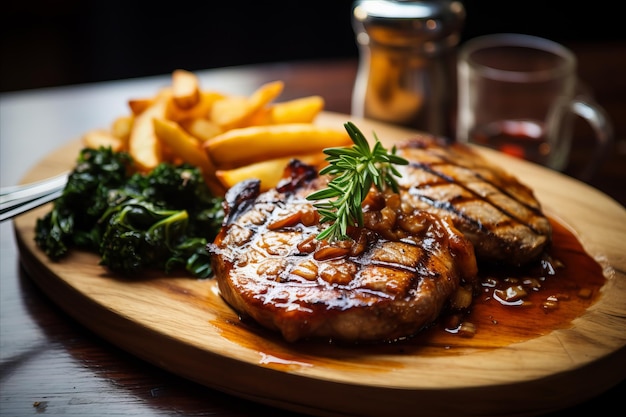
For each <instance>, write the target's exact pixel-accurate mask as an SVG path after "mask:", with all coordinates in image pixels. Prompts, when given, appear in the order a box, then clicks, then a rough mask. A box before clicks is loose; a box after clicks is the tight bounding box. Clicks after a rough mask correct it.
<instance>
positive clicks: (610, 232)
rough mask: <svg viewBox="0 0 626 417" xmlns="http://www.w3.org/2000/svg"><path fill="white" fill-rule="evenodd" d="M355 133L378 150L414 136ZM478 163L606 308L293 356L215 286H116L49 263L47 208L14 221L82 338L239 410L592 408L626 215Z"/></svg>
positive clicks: (619, 344) (43, 280)
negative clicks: (505, 332)
mask: <svg viewBox="0 0 626 417" xmlns="http://www.w3.org/2000/svg"><path fill="white" fill-rule="evenodd" d="M347 118H348V116H345V115H342V114H335V113H328V112H327V113H324V114H323V115H322V116H321V117H320V118H319V121H318V123H320V124H324V125H330V126H335V127H338V128H341V124H342V123H343V122H345V121H346V120H347ZM353 121H355V122H356V123H357V125H359V126H360V128H361V129H362V130H363V131H364V132H366V131H368V130H372V129H374V130H376V132H377V134H378V135H379V137H380V138H381V139H383V140H391V141H393V140H401V139H404V138H406V137H407V136H408V135H410V134H412V133H413V132H410V131H408V130H404V129H399V128H396V127H391V126H387V125H383V124H380V123H375V122H371V121H365V120H353ZM79 149H80V143H79V142H73V143H71V144H70V145H68V146H66V147H64V148H62V149H59V150H58V151H56V152H54V153H52V154H50V155H49V156H48V157H46V158H45V159H44V160H43V161H41V162H40V163H39V164H38V165H37V166H36V167H35V168H34V169H33V170H31V171H30V173H29V174H28V176H27V177H26V180H36V179H41V178H44V177H47V176H50V175H53V174H55V173H58V172H61V171H64V170H67V169H69V168H71V167H72V165H73V161H74V159H75V157H76V156H77V155H78V151H79ZM480 152H481V153H482V154H483V155H484V156H485V157H487V158H488V159H490V160H492V161H494V162H496V163H498V164H499V165H501V166H503V167H505V169H506V170H507V171H509V172H511V173H512V174H514V175H516V176H517V177H518V178H520V179H521V180H522V181H523V182H525V183H527V184H528V185H530V186H531V187H532V188H533V189H534V190H535V193H536V195H537V197H538V198H539V200H540V201H541V203H542V204H543V206H544V208H545V209H546V211H547V212H548V213H550V215H552V216H555V217H557V218H558V219H559V220H560V221H561V222H562V223H563V224H565V225H566V226H567V227H569V228H570V229H571V230H572V231H573V232H574V233H575V234H576V236H577V237H578V238H579V240H580V242H581V243H582V244H583V246H584V248H585V250H586V251H587V252H588V253H589V254H590V255H591V256H593V257H594V258H595V259H596V260H597V261H598V262H599V263H600V264H601V265H602V266H603V268H604V275H605V277H606V279H607V281H606V284H605V286H604V288H603V290H602V295H601V297H600V298H599V299H598V301H597V302H596V303H594V304H593V305H592V306H591V307H590V308H589V309H588V310H587V311H585V312H584V314H582V315H581V316H580V317H578V318H577V319H575V320H574V322H573V325H572V326H570V327H568V328H566V329H559V330H556V331H553V332H551V333H550V334H547V335H545V336H541V337H538V338H534V339H531V340H527V341H524V342H522V343H515V344H511V345H508V346H503V347H500V348H498V349H489V350H473V351H471V352H469V351H468V352H469V353H467V354H461V355H435V356H433V355H425V356H421V355H408V354H402V353H399V352H397V351H393V350H380V351H376V350H362V349H359V348H358V347H345V346H344V347H340V346H334V345H320V344H316V345H310V346H307V345H301V344H297V345H292V344H288V343H286V342H283V341H282V340H280V339H279V338H277V337H276V336H275V335H272V334H268V333H266V332H263V331H259V330H255V329H251V328H249V327H247V326H245V325H243V324H242V323H241V322H240V321H239V319H238V317H237V315H236V314H235V313H234V312H233V311H232V310H231V309H230V308H229V307H228V306H227V305H226V304H225V303H224V302H223V300H222V299H221V298H220V296H219V294H218V292H217V290H216V285H215V284H214V282H213V281H212V280H196V279H190V278H189V277H176V276H168V277H164V276H160V275H158V274H152V275H146V276H141V277H136V278H133V279H122V278H120V277H117V276H114V275H111V274H109V273H107V271H105V270H104V269H103V268H102V267H100V266H99V265H98V258H97V256H95V255H93V254H89V253H84V252H78V251H77V252H74V253H72V254H71V256H70V257H69V258H67V259H65V260H63V261H61V262H56V263H52V262H50V261H49V260H48V259H47V258H46V257H45V255H44V254H43V253H42V252H40V251H39V250H38V249H37V248H36V246H35V244H34V242H33V237H34V224H35V220H36V218H37V217H39V216H41V215H42V214H43V213H44V212H45V211H46V210H48V209H49V207H43V208H41V209H39V210H36V211H33V212H31V213H29V214H27V215H24V216H22V217H19V218H17V219H15V222H14V225H15V233H16V238H17V243H18V246H19V249H20V253H21V257H22V264H23V266H24V268H25V269H26V270H27V272H28V273H29V275H30V277H31V278H32V279H33V280H34V281H35V282H36V284H37V285H38V286H39V287H40V288H41V289H42V290H43V291H44V292H45V293H46V294H47V295H48V296H49V297H50V298H51V299H52V300H53V301H54V302H55V303H56V304H58V305H59V306H60V307H61V308H62V309H64V310H65V311H66V312H68V313H69V314H70V315H71V316H73V317H74V318H75V319H77V320H78V321H79V322H81V323H82V324H83V325H84V326H86V327H88V328H89V329H91V330H93V331H94V332H96V333H97V334H99V335H101V336H102V337H104V338H105V339H107V340H109V341H111V342H112V343H114V344H116V345H118V346H119V347H121V348H122V349H124V350H126V351H128V352H130V353H132V354H133V355H136V356H137V357H139V358H142V359H145V360H147V361H149V362H151V363H154V364H156V365H157V366H159V367H161V368H163V369H165V370H168V371H171V372H173V373H175V374H178V375H180V376H182V377H184V378H188V379H190V380H193V381H196V382H199V383H201V384H203V385H206V386H208V387H211V388H215V389H217V390H220V391H224V392H227V393H230V394H233V395H236V396H240V397H242V398H246V399H250V400H253V401H258V402H260V403H264V404H268V405H272V406H276V407H279V408H284V409H288V410H293V411H298V412H304V413H309V414H314V415H320V416H340V415H347V414H358V415H364V416H379V415H383V414H384V415H395V416H409V415H414V414H415V412H416V410H420V414H423V415H429V416H472V415H516V416H519V415H537V414H541V413H546V412H549V411H552V410H557V409H561V408H565V407H569V406H571V405H574V404H577V403H579V402H580V401H582V400H584V399H589V398H592V397H594V396H596V395H598V394H599V393H601V392H603V391H605V390H607V389H609V388H610V387H611V386H613V385H615V384H616V383H617V382H619V381H621V380H623V379H624V377H625V376H626V247H625V242H626V210H624V207H622V206H621V205H620V204H618V203H617V202H615V201H614V200H612V199H611V198H609V197H607V196H606V195H604V194H602V193H601V192H599V191H597V190H595V189H593V188H591V187H589V186H587V185H585V184H583V183H581V182H578V181H576V180H573V179H571V178H569V177H565V176H563V175H560V174H558V173H555V172H553V171H550V170H547V169H544V168H541V167H538V166H535V165H532V164H529V163H526V162H524V161H521V160H517V159H513V158H509V157H505V156H502V155H500V154H497V153H495V152H492V151H489V150H484V149H480ZM520 390H523V392H524V393H525V395H524V396H520V395H519V392H521V391H520ZM451 399H453V400H451Z"/></svg>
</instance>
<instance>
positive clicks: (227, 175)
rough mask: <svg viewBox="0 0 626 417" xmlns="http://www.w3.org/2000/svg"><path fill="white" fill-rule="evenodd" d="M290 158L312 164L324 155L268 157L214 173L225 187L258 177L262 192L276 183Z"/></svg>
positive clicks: (319, 161)
mask: <svg viewBox="0 0 626 417" xmlns="http://www.w3.org/2000/svg"><path fill="white" fill-rule="evenodd" d="M292 159H299V160H301V161H302V162H304V163H307V164H312V165H314V164H319V163H321V161H322V160H323V159H324V155H323V154H322V153H316V154H308V155H298V156H287V157H283V158H275V159H268V160H266V161H261V162H256V163H252V164H249V165H244V166H242V167H240V168H233V169H218V170H217V171H216V173H215V175H216V176H217V178H218V179H219V180H220V181H221V183H222V185H223V186H224V188H226V189H228V188H230V187H232V186H233V185H235V184H237V183H238V182H240V181H243V180H246V179H250V178H256V179H259V180H260V181H261V185H260V187H261V191H262V192H263V191H267V190H269V189H270V188H272V187H275V186H276V185H277V184H278V182H279V181H280V180H281V178H282V177H283V171H284V170H285V167H286V166H287V164H289V161H291V160H292Z"/></svg>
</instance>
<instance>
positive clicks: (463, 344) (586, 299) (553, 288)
mask: <svg viewBox="0 0 626 417" xmlns="http://www.w3.org/2000/svg"><path fill="white" fill-rule="evenodd" d="M550 221H551V223H552V227H553V243H552V245H551V247H550V248H549V249H548V250H547V254H548V255H549V257H551V259H552V260H554V261H555V262H553V265H554V264H559V265H560V266H559V267H558V268H556V269H555V270H554V271H553V272H552V273H547V270H546V268H543V267H542V266H541V263H540V262H538V263H537V264H534V265H531V266H530V267H527V268H514V269H511V268H509V269H498V268H496V269H487V268H482V267H481V268H480V272H479V276H480V279H481V282H482V283H483V285H481V287H480V291H479V295H477V296H476V297H475V298H474V301H473V305H472V307H471V309H470V310H469V311H468V312H466V315H465V316H464V318H463V320H464V321H465V322H470V323H472V324H473V325H474V326H475V329H476V331H475V333H473V334H472V335H471V336H468V335H463V334H461V333H459V332H454V331H451V330H450V329H446V326H449V323H450V318H449V317H447V316H446V315H445V314H444V315H442V318H441V319H440V320H439V321H438V322H437V323H434V324H433V325H432V326H431V327H430V328H428V329H426V330H423V331H422V332H420V333H419V334H417V335H416V336H414V337H412V338H409V339H406V340H401V341H395V342H393V343H379V344H367V345H341V344H335V343H333V342H328V341H324V342H322V341H301V342H297V343H294V344H289V343H287V342H285V341H283V340H282V338H281V336H280V335H279V334H277V333H273V332H270V331H268V330H266V329H263V328H260V326H259V325H257V324H256V323H253V322H250V321H244V320H236V319H235V320H232V319H226V320H224V321H213V322H212V323H211V324H212V325H214V326H216V327H217V328H218V329H219V331H220V333H221V334H222V336H224V337H225V338H227V339H229V340H231V341H233V342H235V343H237V344H239V345H242V346H244V347H247V348H250V349H253V350H257V351H258V352H259V355H260V358H261V359H260V363H263V364H265V365H267V364H273V365H276V366H277V367H282V366H289V365H288V364H292V365H295V364H298V363H299V364H301V365H305V364H306V365H311V364H315V363H316V362H317V360H316V359H315V357H318V358H319V357H320V355H321V356H323V357H325V359H326V360H329V359H331V358H335V359H337V358H338V357H343V356H344V355H345V354H346V353H347V352H350V354H351V355H352V354H357V355H362V356H360V360H363V359H364V357H366V356H368V355H370V354H372V355H379V354H380V355H386V354H402V355H407V354H408V355H431V356H442V355H451V354H452V355H454V354H468V353H472V352H476V351H477V350H486V349H487V350H488V349H497V348H500V347H504V346H507V345H510V344H512V343H518V342H523V341H527V340H530V339H534V338H537V337H540V336H543V335H546V334H548V333H550V332H552V331H554V330H558V329H566V328H569V327H571V326H572V321H573V320H574V319H575V318H577V317H579V316H581V315H582V314H583V313H584V312H585V310H587V308H589V307H590V306H591V305H592V304H594V303H595V302H596V301H597V300H598V298H599V296H600V289H601V288H602V286H603V285H604V284H605V282H606V278H605V276H604V274H603V270H602V267H601V265H600V264H598V262H596V261H595V260H594V259H593V258H592V257H591V256H590V255H589V254H587V253H586V252H585V250H584V248H583V246H582V244H581V243H580V242H579V241H578V239H577V238H576V236H575V235H574V234H573V233H572V232H571V231H570V230H569V229H568V228H567V227H566V226H564V225H562V224H560V223H559V222H558V221H556V220H554V219H550ZM492 278H496V279H497V280H498V281H500V282H503V281H505V280H511V279H514V280H518V282H522V281H524V280H525V279H534V282H535V283H536V282H539V283H540V287H539V288H536V289H534V290H531V291H529V292H528V295H527V296H526V297H525V298H524V300H525V304H524V305H504V304H503V303H502V302H500V301H498V300H497V299H496V297H494V289H495V288H494V287H493V286H492V285H491V283H493V279H492ZM272 358H274V360H272ZM331 360H332V359H331Z"/></svg>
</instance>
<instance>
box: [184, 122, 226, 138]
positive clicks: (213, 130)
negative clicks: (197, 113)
mask: <svg viewBox="0 0 626 417" xmlns="http://www.w3.org/2000/svg"><path fill="white" fill-rule="evenodd" d="M179 123H180V125H181V126H182V128H183V129H185V130H186V131H187V132H188V133H189V134H190V135H191V136H194V137H196V138H198V140H200V141H201V142H206V141H207V140H209V139H212V138H214V137H215V136H217V135H219V134H220V133H222V129H221V128H220V127H219V126H218V125H217V124H215V123H213V122H212V121H210V120H207V119H186V120H181V121H180V122H179Z"/></svg>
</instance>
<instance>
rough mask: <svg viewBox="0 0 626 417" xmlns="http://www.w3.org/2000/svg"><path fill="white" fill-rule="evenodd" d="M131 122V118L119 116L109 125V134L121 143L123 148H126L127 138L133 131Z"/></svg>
mask: <svg viewBox="0 0 626 417" xmlns="http://www.w3.org/2000/svg"><path fill="white" fill-rule="evenodd" d="M133 122H134V117H133V116H120V117H118V118H116V119H115V120H113V123H111V133H112V134H113V136H115V137H118V138H120V139H121V140H122V141H123V143H124V148H127V147H128V138H129V137H130V132H131V130H132V129H133Z"/></svg>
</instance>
